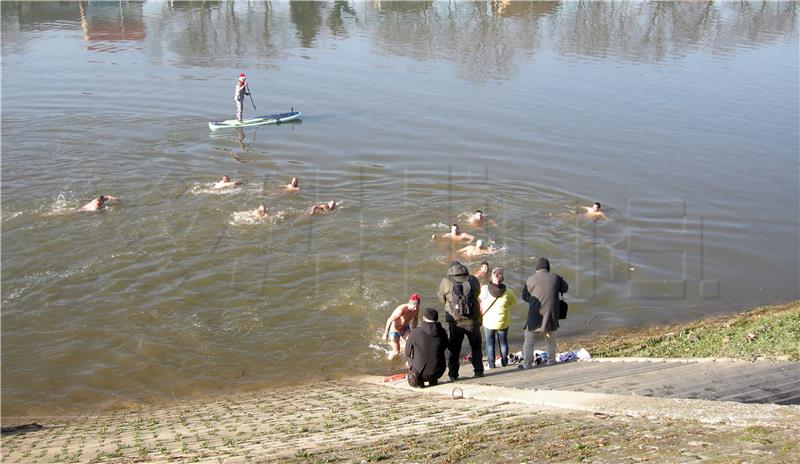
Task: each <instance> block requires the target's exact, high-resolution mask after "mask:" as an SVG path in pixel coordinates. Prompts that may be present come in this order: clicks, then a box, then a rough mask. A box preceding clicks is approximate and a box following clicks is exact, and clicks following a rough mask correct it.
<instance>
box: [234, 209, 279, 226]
mask: <svg viewBox="0 0 800 464" xmlns="http://www.w3.org/2000/svg"><path fill="white" fill-rule="evenodd" d="M231 216H232V217H233V220H232V221H231V222H230V224H231V225H234V226H252V225H258V224H275V223H277V222H278V221H280V220H282V219H283V218H284V217H285V216H286V212H285V211H278V212H277V213H271V214H270V215H269V216H267V217H260V216H256V214H255V213H254V212H253V211H236V212H234V213H233V214H231Z"/></svg>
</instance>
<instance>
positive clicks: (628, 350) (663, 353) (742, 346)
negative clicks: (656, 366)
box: [586, 302, 800, 361]
mask: <svg viewBox="0 0 800 464" xmlns="http://www.w3.org/2000/svg"><path fill="white" fill-rule="evenodd" d="M799 339H800V302H793V303H789V304H785V305H773V306H765V307H761V308H757V309H754V310H752V311H747V312H745V313H742V314H737V315H734V316H724V317H717V318H711V319H704V320H702V321H698V322H692V323H687V324H678V325H672V326H666V327H653V328H650V329H645V330H642V331H637V332H635V333H630V334H623V335H613V336H608V337H604V338H602V339H599V340H596V341H594V342H591V341H590V342H589V343H588V344H587V346H586V349H587V350H589V352H590V353H591V354H592V356H594V357H626V356H632V357H653V358H683V357H717V358H737V359H745V360H755V359H757V358H769V359H780V360H789V361H800V343H798V342H797V340H799Z"/></svg>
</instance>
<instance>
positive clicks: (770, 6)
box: [2, 0, 797, 81]
mask: <svg viewBox="0 0 800 464" xmlns="http://www.w3.org/2000/svg"><path fill="white" fill-rule="evenodd" d="M287 18H288V19H289V21H287V20H286V19H287ZM360 18H364V19H365V20H363V21H361V20H359V19H360ZM2 26H3V44H2V47H3V53H10V52H20V51H21V50H23V49H24V47H25V41H26V39H23V37H22V34H21V32H22V31H26V30H40V29H53V28H61V29H79V30H80V31H81V35H82V37H83V38H84V39H85V40H86V41H87V42H90V43H92V45H90V46H89V47H90V49H92V50H96V51H103V50H108V49H109V47H108V45H107V44H108V43H109V42H119V41H141V40H144V39H145V38H147V39H148V45H149V46H150V47H151V48H154V49H156V51H157V52H158V53H163V52H169V53H172V54H174V55H175V56H176V57H177V58H176V59H177V61H178V62H179V63H180V64H184V65H190V66H191V65H202V66H234V67H235V66H238V65H240V64H241V63H243V62H256V63H258V62H261V60H263V59H265V58H266V59H268V60H269V59H272V58H278V57H281V56H285V54H286V53H288V52H290V51H291V50H292V49H296V48H316V47H320V46H321V45H322V44H323V43H324V42H325V40H326V39H328V38H336V37H349V36H352V35H353V34H354V33H359V35H363V36H365V37H368V40H369V41H370V42H371V44H372V45H374V48H375V49H376V50H378V51H379V52H381V53H384V54H387V55H395V56H405V57H409V58H413V59H417V60H432V59H436V60H450V61H452V62H454V63H456V64H457V66H458V69H459V74H460V75H461V76H462V77H463V78H465V79H469V80H477V81H483V80H486V79H492V78H494V79H507V78H510V77H513V76H514V75H515V73H516V70H517V69H518V67H519V64H520V60H524V59H529V58H530V57H531V55H533V54H534V53H536V51H537V49H539V48H541V47H540V44H542V43H544V42H551V41H552V42H554V43H553V45H552V47H548V49H552V50H555V51H556V52H557V53H560V54H565V55H583V56H587V57H592V58H603V57H606V56H609V55H614V56H620V57H623V58H625V59H628V60H631V61H635V62H658V61H663V60H669V59H679V58H681V57H683V56H685V55H686V54H687V53H689V52H691V51H693V50H696V49H707V50H710V51H712V52H713V53H718V54H730V53H735V52H736V50H738V49H741V45H742V42H743V41H745V42H749V43H752V44H760V43H766V42H769V41H773V40H781V39H782V40H796V38H797V3H796V2H737V3H717V2H713V1H707V2H675V3H670V2H652V3H650V2H648V3H640V2H628V1H611V2H593V1H581V2H535V1H534V2H521V1H507V0H494V1H488V2H427V1H423V2H403V1H389V2H387V1H373V2H367V3H356V2H348V1H345V0H337V1H335V2H333V3H332V4H331V3H327V2H310V1H300V0H292V1H290V2H288V3H271V2H267V3H263V4H262V3H251V2H247V3H239V2H169V3H155V4H143V3H139V2H114V3H110V2H108V3H106V2H94V3H92V2H79V3H51V2H43V3H38V2H4V4H3V11H2ZM29 39H30V38H28V39H27V40H29ZM101 44H105V45H101ZM164 47H166V49H165V50H163V51H160V50H161V49H162V48H164ZM256 66H257V65H256Z"/></svg>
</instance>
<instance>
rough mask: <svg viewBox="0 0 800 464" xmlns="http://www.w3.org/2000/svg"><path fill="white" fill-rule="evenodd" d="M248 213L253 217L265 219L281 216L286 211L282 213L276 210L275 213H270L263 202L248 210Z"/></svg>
mask: <svg viewBox="0 0 800 464" xmlns="http://www.w3.org/2000/svg"><path fill="white" fill-rule="evenodd" d="M250 214H251V215H252V216H253V218H254V219H266V218H268V217H283V216H284V214H286V213H284V212H283V211H278V212H277V213H274V214H273V213H270V212H269V210H268V209H267V207H266V206H265V205H264V203H261V204H260V205H258V208H256V209H255V210H253V211H252V212H250Z"/></svg>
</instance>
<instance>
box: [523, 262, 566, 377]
mask: <svg viewBox="0 0 800 464" xmlns="http://www.w3.org/2000/svg"><path fill="white" fill-rule="evenodd" d="M567 290H569V285H568V284H567V281H566V280H564V279H563V278H562V277H561V276H560V275H558V274H551V273H550V261H548V260H547V258H539V259H538V260H537V261H536V272H535V273H534V274H533V275H532V276H530V277H528V280H527V281H526V282H525V288H523V289H522V299H523V300H525V301H527V302H528V320H527V321H526V322H525V343H524V344H523V345H522V356H523V357H524V358H525V361H524V363H523V364H522V365H520V369H530V368H531V367H533V342H534V335H535V333H536V332H539V333H542V332H544V336H545V338H546V339H547V363H548V364H554V363H555V362H556V330H558V311H559V308H558V306H559V304H558V294H559V293H567Z"/></svg>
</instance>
